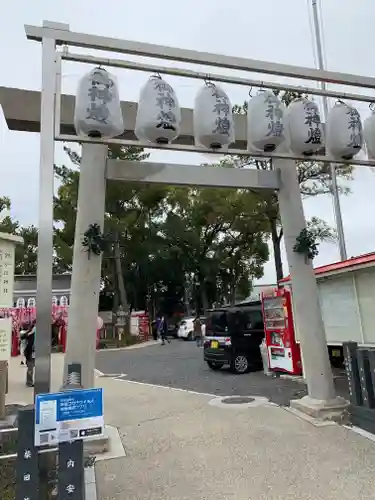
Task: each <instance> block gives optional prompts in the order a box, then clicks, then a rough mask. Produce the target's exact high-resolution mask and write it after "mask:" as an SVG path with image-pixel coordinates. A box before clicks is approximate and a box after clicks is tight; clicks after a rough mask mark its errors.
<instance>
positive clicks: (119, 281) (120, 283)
mask: <svg viewBox="0 0 375 500" xmlns="http://www.w3.org/2000/svg"><path fill="white" fill-rule="evenodd" d="M114 253H115V265H116V278H117V285H118V291H119V295H120V304H121V305H122V307H123V308H124V311H125V312H126V313H128V312H129V304H128V298H127V295H126V289H125V284H124V276H123V274H122V265H121V252H120V242H119V240H118V238H116V242H115V248H114Z"/></svg>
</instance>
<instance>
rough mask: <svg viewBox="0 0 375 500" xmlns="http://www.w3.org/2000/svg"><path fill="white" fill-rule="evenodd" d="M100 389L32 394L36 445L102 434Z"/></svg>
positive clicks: (101, 390)
mask: <svg viewBox="0 0 375 500" xmlns="http://www.w3.org/2000/svg"><path fill="white" fill-rule="evenodd" d="M103 428H104V419H103V389H101V388H98V389H78V390H72V391H66V392H57V393H50V394H38V395H37V396H36V398H35V445H36V446H42V445H53V444H57V443H59V442H66V441H74V440H76V439H84V438H87V437H90V436H94V435H101V434H103Z"/></svg>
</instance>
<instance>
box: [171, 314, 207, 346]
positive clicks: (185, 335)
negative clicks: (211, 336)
mask: <svg viewBox="0 0 375 500" xmlns="http://www.w3.org/2000/svg"><path fill="white" fill-rule="evenodd" d="M194 320H195V316H189V317H186V318H182V320H181V323H180V326H179V328H178V332H177V337H178V338H180V339H183V340H195V332H194ZM200 320H201V323H202V335H203V337H204V336H205V332H206V324H205V322H206V318H204V317H200Z"/></svg>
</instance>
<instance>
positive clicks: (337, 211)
mask: <svg viewBox="0 0 375 500" xmlns="http://www.w3.org/2000/svg"><path fill="white" fill-rule="evenodd" d="M312 13H313V21H314V33H315V43H316V52H317V57H318V68H319V69H320V70H324V69H325V68H324V59H323V48H322V36H321V32H320V24H319V12H318V3H317V0H312ZM320 87H321V89H322V90H326V88H327V85H326V82H321V84H320ZM322 99H323V118H324V123H325V124H327V116H328V100H327V97H326V96H323V97H322ZM329 168H330V173H331V186H332V196H333V210H334V215H335V223H336V229H337V236H338V242H339V250H340V259H341V260H346V259H347V253H346V245H345V236H344V225H343V222H342V216H341V206H340V194H339V191H338V188H337V177H336V169H335V165H334V164H333V163H331V164H330V165H329Z"/></svg>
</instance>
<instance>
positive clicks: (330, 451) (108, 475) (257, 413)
mask: <svg viewBox="0 0 375 500" xmlns="http://www.w3.org/2000/svg"><path fill="white" fill-rule="evenodd" d="M102 383H103V387H104V388H105V403H106V417H107V422H108V423H109V424H111V425H114V426H116V427H118V429H119V432H120V435H121V438H122V441H123V444H124V447H125V451H126V454H127V456H126V457H124V458H121V459H113V460H108V461H103V462H100V463H98V464H97V466H96V474H97V484H98V493H99V495H98V498H99V499H100V500H128V499H132V500H138V499H139V500H141V499H142V500H147V499H150V500H151V499H152V500H155V499H163V500H169V499H171V500H172V499H173V500H188V499H189V500H195V499H197V500H198V499H199V500H204V499H210V500H211V499H212V500H221V499H223V500H224V499H225V500H230V499H233V500H234V499H235V500H252V499H254V500H255V499H257V500H262V499H267V500H276V499H280V500H281V499H282V500H292V499H293V500H294V499H298V500H307V499H309V500H349V499H350V500H353V498H355V499H356V500H369V499H372V500H373V499H374V498H375V494H374V491H375V490H374V486H375V485H374V475H373V471H374V470H375V443H373V442H372V441H370V440H367V439H366V438H364V437H362V436H359V435H357V434H355V433H354V432H353V431H351V430H348V429H346V428H343V427H339V426H337V425H330V426H326V427H319V428H318V427H314V426H313V425H312V424H310V423H308V422H306V421H304V420H301V419H299V418H298V417H296V416H294V415H293V414H291V413H289V412H288V411H286V410H285V409H282V408H280V407H277V406H274V405H266V406H258V407H256V408H246V409H233V408H231V407H230V406H229V407H228V408H220V407H215V406H211V405H210V404H209V402H210V401H211V400H212V397H210V396H205V395H198V394H192V393H188V392H183V391H176V390H173V389H165V388H160V387H152V386H149V385H141V384H137V383H132V382H127V381H118V380H111V379H103V380H102Z"/></svg>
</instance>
